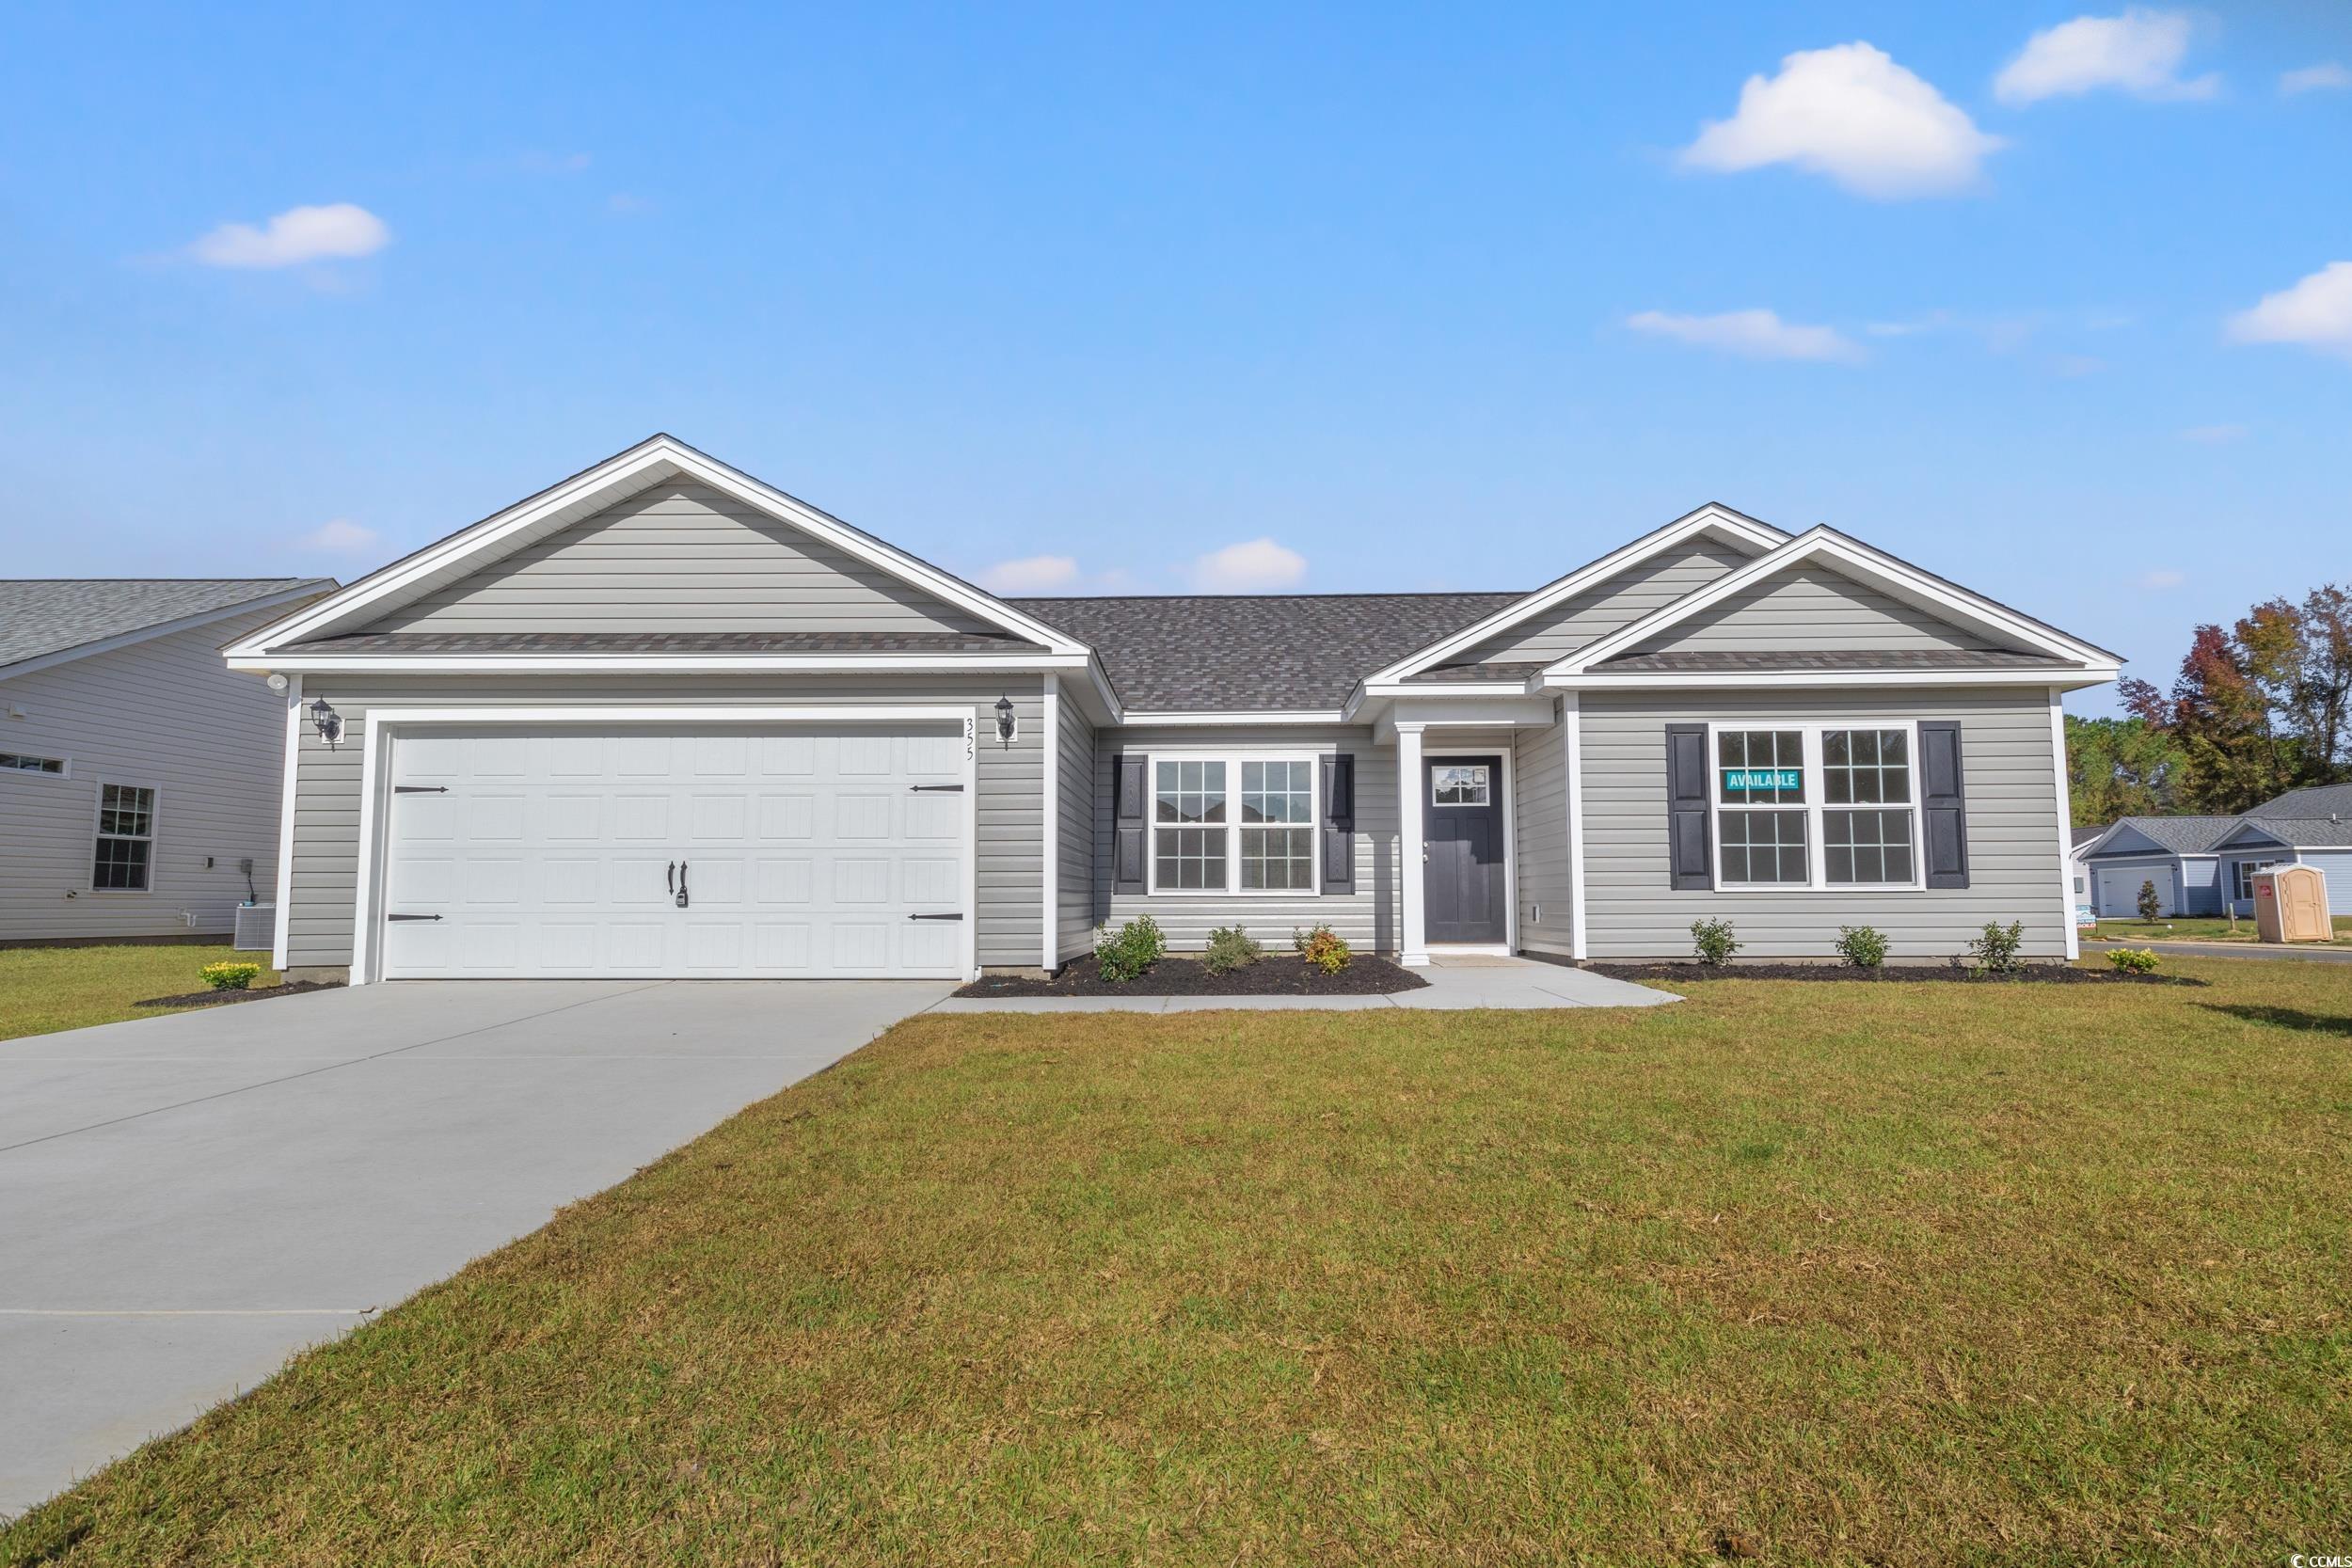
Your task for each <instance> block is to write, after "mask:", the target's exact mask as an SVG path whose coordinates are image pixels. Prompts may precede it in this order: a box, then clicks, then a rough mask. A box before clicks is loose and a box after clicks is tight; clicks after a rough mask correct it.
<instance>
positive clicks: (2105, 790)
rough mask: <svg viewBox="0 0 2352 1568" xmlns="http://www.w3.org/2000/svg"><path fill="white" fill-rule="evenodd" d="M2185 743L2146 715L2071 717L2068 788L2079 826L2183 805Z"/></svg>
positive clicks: (2153, 813)
mask: <svg viewBox="0 0 2352 1568" xmlns="http://www.w3.org/2000/svg"><path fill="white" fill-rule="evenodd" d="M2187 764H2188V758H2187V754H2186V753H2185V752H2184V751H2183V750H2182V749H2181V743H2180V742H2179V741H2178V740H2175V739H2174V738H2173V737H2172V736H2169V735H2167V734H2166V733H2165V732H2164V731H2162V730H2159V729H2157V728H2156V727H2155V726H2154V725H2153V724H2151V723H2149V722H2148V721H2146V720H2145V719H2077V718H2075V717H2074V715H2073V714H2071V713H2070V714H2068V715H2067V716H2066V789H2067V797H2068V799H2069V800H2070V801H2071V802H2072V804H2073V806H2074V826H2076V827H2077V828H2091V827H2099V826H2102V825H2104V824H2106V823H2109V822H2112V821H2114V820H2115V819H2116V818H2117V817H2119V816H2164V815H2165V814H2167V813H2169V812H2174V811H2178V810H2179V809H2180V798H2181V787H2182V784H2183V783H2184V782H2185V781H2184V775H2185V773H2186V771H2187Z"/></svg>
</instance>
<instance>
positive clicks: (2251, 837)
mask: <svg viewBox="0 0 2352 1568" xmlns="http://www.w3.org/2000/svg"><path fill="white" fill-rule="evenodd" d="M2214 847H2215V848H2216V849H2293V848H2294V847H2295V845H2294V844H2293V842H2291V841H2290V840H2289V839H2287V838H2286V837H2284V836H2283V835H2282V833H2281V832H2280V831H2278V830H2277V829H2275V828H2273V827H2270V826H2265V824H2264V823H2263V821H2262V820H2261V819H2260V818H2251V819H2249V820H2248V821H2246V822H2243V823H2240V824H2239V825H2238V826H2237V827H2235V828H2233V829H2231V830H2230V831H2229V832H2227V833H2225V834H2224V835H2222V838H2221V842H2220V843H2218V844H2217V845H2215V846H2214Z"/></svg>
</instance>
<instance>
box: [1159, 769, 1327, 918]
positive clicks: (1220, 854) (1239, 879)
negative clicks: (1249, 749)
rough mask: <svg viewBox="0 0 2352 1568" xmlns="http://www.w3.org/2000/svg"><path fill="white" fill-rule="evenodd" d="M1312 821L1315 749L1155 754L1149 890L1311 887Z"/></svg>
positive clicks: (1268, 890) (1235, 890)
mask: <svg viewBox="0 0 2352 1568" xmlns="http://www.w3.org/2000/svg"><path fill="white" fill-rule="evenodd" d="M1236 796H1237V797H1238V799H1235V797H1236ZM1314 824H1315V759H1314V758H1312V757H1243V756H1231V757H1167V756H1163V757H1154V758H1153V759H1152V892H1153V893H1312V892H1314V891H1315V827H1314Z"/></svg>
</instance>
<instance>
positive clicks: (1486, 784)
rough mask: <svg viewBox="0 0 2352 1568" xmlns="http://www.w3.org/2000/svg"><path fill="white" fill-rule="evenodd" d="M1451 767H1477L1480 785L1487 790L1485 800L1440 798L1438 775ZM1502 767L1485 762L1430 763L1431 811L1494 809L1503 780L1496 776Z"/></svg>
mask: <svg viewBox="0 0 2352 1568" xmlns="http://www.w3.org/2000/svg"><path fill="white" fill-rule="evenodd" d="M1446 768H1463V769H1465V770H1469V769H1475V770H1476V771H1477V772H1478V774H1479V780H1478V785H1479V787H1480V788H1481V789H1483V790H1485V791H1486V799H1485V800H1438V774H1439V773H1440V772H1442V771H1443V770H1445V769H1446ZM1499 771H1500V769H1498V768H1491V767H1489V766H1487V765H1486V763H1483V762H1433V763H1431V764H1430V765H1429V800H1428V806H1429V809H1430V810H1431V811H1487V810H1490V809H1492V808H1493V806H1494V803H1495V790H1496V788H1497V786H1498V785H1499V784H1501V782H1502V781H1501V780H1500V779H1498V778H1497V777H1496V775H1497V773H1498V772H1499Z"/></svg>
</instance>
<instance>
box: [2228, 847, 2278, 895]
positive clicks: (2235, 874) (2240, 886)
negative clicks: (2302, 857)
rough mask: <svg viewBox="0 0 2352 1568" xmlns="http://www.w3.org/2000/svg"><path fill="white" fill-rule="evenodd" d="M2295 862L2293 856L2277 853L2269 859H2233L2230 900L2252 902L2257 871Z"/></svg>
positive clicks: (2258, 857)
mask: <svg viewBox="0 0 2352 1568" xmlns="http://www.w3.org/2000/svg"><path fill="white" fill-rule="evenodd" d="M2293 863H2294V862H2293V860H2292V858H2291V857H2289V856H2286V855H2277V856H2273V857H2271V858H2269V859H2264V858H2262V857H2260V856H2254V857H2249V858H2248V859H2245V860H2235V861H2232V862H2231V863H2230V902H2231V903H2233V904H2250V903H2252V902H2253V901H2254V874H2255V873H2256V872H2258V871H2268V870H2270V869H2272V868H2273V867H2274V866H2280V865H2290V864H2293Z"/></svg>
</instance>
